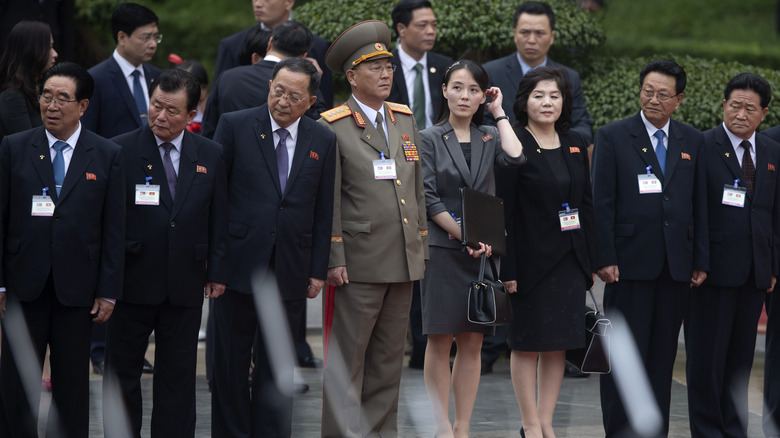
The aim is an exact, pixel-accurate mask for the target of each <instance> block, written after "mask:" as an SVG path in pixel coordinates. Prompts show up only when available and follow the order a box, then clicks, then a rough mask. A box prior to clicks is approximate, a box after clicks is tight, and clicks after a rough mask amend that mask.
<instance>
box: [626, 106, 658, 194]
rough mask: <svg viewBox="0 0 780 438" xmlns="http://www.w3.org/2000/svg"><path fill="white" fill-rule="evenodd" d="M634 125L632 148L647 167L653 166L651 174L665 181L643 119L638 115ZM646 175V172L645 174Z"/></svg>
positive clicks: (631, 132)
mask: <svg viewBox="0 0 780 438" xmlns="http://www.w3.org/2000/svg"><path fill="white" fill-rule="evenodd" d="M634 122H635V123H634V124H633V126H631V129H630V134H631V146H632V147H633V148H634V150H635V151H636V152H637V153H638V154H639V157H640V158H641V159H642V161H643V162H644V163H645V167H647V166H651V170H650V171H651V172H652V173H653V174H655V176H656V177H657V178H658V179H659V180H660V181H661V182H663V181H664V175H663V173H661V172H660V169H661V168H660V166H659V165H658V157H657V156H656V155H655V150H654V149H653V144H652V143H651V142H650V137H648V136H647V129H645V124H644V123H643V122H642V117H641V116H640V115H639V114H637V115H636V116H635V117H634ZM643 173H644V172H643Z"/></svg>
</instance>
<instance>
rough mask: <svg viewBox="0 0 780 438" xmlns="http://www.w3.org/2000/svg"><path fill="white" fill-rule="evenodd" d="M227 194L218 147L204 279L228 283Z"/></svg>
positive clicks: (221, 157) (222, 160) (224, 173)
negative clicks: (207, 259) (207, 257)
mask: <svg viewBox="0 0 780 438" xmlns="http://www.w3.org/2000/svg"><path fill="white" fill-rule="evenodd" d="M227 254H228V195H227V169H226V168H225V157H224V155H223V153H222V148H221V147H220V153H219V159H218V164H217V175H216V180H215V185H214V193H212V195H211V208H210V209H209V261H208V266H207V268H206V280H208V281H216V282H219V283H224V284H227V283H228V279H229V278H230V277H229V276H230V272H229V271H228V266H227V265H228V256H227Z"/></svg>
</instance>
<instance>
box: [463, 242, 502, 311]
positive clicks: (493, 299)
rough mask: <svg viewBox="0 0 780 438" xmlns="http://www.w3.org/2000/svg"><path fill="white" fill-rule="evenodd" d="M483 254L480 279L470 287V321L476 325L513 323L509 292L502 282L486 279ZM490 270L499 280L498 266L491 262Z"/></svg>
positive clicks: (483, 255)
mask: <svg viewBox="0 0 780 438" xmlns="http://www.w3.org/2000/svg"><path fill="white" fill-rule="evenodd" d="M486 259H487V257H486V256H485V254H482V259H481V260H480V265H479V278H478V279H477V281H472V282H471V286H470V287H469V305H468V315H467V316H468V320H469V322H472V323H474V324H482V325H492V326H497V325H504V324H509V322H510V321H512V303H511V302H510V301H509V292H507V291H506V288H505V287H504V283H502V282H501V280H496V281H493V280H487V279H485V260H486ZM490 268H491V269H492V270H493V278H496V279H497V278H498V272H497V271H496V265H495V263H493V260H492V259H491V260H490Z"/></svg>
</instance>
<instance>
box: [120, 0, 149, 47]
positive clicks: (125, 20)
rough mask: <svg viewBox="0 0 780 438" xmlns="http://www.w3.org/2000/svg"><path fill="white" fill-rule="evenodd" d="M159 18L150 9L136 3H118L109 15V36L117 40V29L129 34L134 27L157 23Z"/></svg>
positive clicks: (133, 30)
mask: <svg viewBox="0 0 780 438" xmlns="http://www.w3.org/2000/svg"><path fill="white" fill-rule="evenodd" d="M159 22H160V20H159V19H158V18H157V15H156V14H155V13H154V12H152V10H151V9H149V8H147V7H146V6H141V5H139V4H138V3H120V4H118V5H117V7H116V8H115V9H114V13H113V14H112V15H111V36H113V37H114V41H115V42H117V43H118V42H119V31H122V32H124V33H126V34H127V36H130V35H132V34H133V32H135V30H136V29H138V28H139V27H142V26H146V25H147V24H153V23H154V24H158V23H159Z"/></svg>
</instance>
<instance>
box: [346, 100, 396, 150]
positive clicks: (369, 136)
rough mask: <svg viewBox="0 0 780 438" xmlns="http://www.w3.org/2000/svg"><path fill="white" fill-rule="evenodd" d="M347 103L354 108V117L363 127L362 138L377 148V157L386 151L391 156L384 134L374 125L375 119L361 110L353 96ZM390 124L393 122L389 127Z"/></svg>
mask: <svg viewBox="0 0 780 438" xmlns="http://www.w3.org/2000/svg"><path fill="white" fill-rule="evenodd" d="M347 105H348V106H349V108H350V109H351V110H352V118H353V119H354V120H355V123H356V124H357V125H358V126H359V127H362V128H363V132H362V133H361V134H360V138H361V139H362V140H363V142H365V143H366V144H368V145H369V146H371V147H372V148H374V149H376V151H377V158H379V152H384V153H385V154H388V155H387V156H388V157H389V156H390V155H389V152H390V151H389V150H388V149H387V144H386V143H385V140H384V139H383V138H381V137H382V136H381V135H380V134H379V131H377V130H376V128H375V127H374V123H373V121H370V120H368V119H367V118H366V115H365V114H363V112H362V111H361V110H360V106H359V105H358V104H357V102H355V100H354V99H353V98H352V97H351V96H350V98H349V100H348V101H347ZM383 107H384V105H383ZM383 116H384V115H383ZM389 125H391V124H390V123H388V129H389V127H390V126H389Z"/></svg>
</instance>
